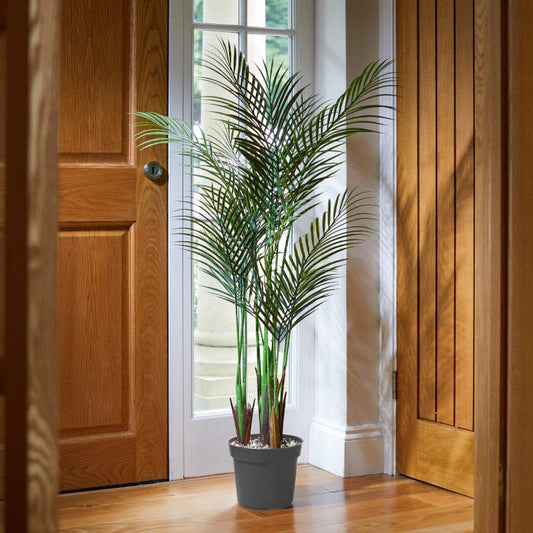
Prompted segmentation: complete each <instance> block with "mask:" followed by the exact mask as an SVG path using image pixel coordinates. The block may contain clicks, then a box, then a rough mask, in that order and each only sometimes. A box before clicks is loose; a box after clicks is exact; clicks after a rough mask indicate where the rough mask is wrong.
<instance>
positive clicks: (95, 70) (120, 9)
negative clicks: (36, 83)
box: [59, 0, 134, 162]
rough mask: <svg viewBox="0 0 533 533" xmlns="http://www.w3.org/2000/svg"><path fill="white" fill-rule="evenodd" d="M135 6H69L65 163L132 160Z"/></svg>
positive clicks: (117, 2) (108, 2) (62, 134)
mask: <svg viewBox="0 0 533 533" xmlns="http://www.w3.org/2000/svg"><path fill="white" fill-rule="evenodd" d="M131 6H132V4H131V2H124V1H123V0H92V1H91V2H90V3H87V2H75V1H70V2H65V3H64V6H63V9H62V16H61V28H62V31H61V50H62V54H61V99H60V113H59V151H60V153H61V159H62V161H76V162H78V161H89V162H94V161H95V160H102V161H123V162H126V161H129V160H130V159H131V154H130V142H129V139H130V132H129V131H128V130H129V126H128V125H129V117H128V116H127V112H128V111H129V110H130V107H131V103H130V102H131V99H132V97H133V94H134V84H132V83H131V81H132V78H131V74H132V63H131V61H130V54H131V53H132V46H131V39H132V36H131V28H132V25H131V21H130V17H131V16H132V15H133V10H132V9H131Z"/></svg>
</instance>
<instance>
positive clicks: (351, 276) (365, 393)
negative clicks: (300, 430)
mask: <svg viewBox="0 0 533 533" xmlns="http://www.w3.org/2000/svg"><path fill="white" fill-rule="evenodd" d="M391 2H392V0H315V87H314V88H315V91H316V92H318V93H319V94H321V95H322V96H324V97H325V98H326V99H333V98H336V97H337V96H338V95H339V94H340V93H341V92H342V91H343V90H344V89H345V88H346V86H347V84H348V83H350V81H351V80H352V79H353V78H354V77H355V76H357V75H358V74H359V73H360V72H361V70H362V69H363V68H364V67H365V66H366V65H367V64H368V63H370V62H371V61H375V60H377V59H379V58H380V56H382V55H383V51H384V47H383V36H382V35H381V33H382V32H383V31H390V28H389V27H387V28H383V27H380V24H381V25H383V13H384V6H387V7H386V9H392V7H391V6H392V3H391ZM389 4H390V5H389ZM382 139H383V136H381V137H380V135H378V134H356V135H355V136H353V137H352V138H351V139H349V140H348V142H347V144H346V156H345V160H344V164H343V167H342V168H341V170H340V171H339V173H338V175H337V177H336V178H335V179H334V180H333V181H332V183H330V184H328V186H327V190H326V192H327V194H328V196H333V195H334V194H335V193H336V192H338V191H341V190H343V189H345V188H346V187H348V188H353V187H358V188H360V189H363V190H365V191H368V192H369V193H370V194H371V195H372V197H373V199H374V200H373V201H374V203H375V204H376V210H375V212H376V214H377V215H378V220H376V223H375V225H374V228H375V231H374V233H373V234H372V235H371V236H370V237H368V238H367V240H366V241H365V243H364V244H362V245H360V246H359V247H357V248H355V249H353V250H352V251H350V253H349V256H348V262H347V267H346V272H345V278H344V279H343V280H342V281H341V283H340V284H339V289H338V291H337V292H336V293H335V294H334V295H333V297H332V298H331V299H330V300H329V301H328V302H327V303H326V304H325V305H324V306H323V307H322V308H321V309H320V310H319V311H318V312H317V315H316V320H315V324H316V353H315V356H316V362H315V384H314V413H313V417H312V423H311V428H310V435H309V440H310V461H311V462H312V463H314V464H317V465H318V466H320V467H322V468H325V469H327V470H330V471H332V472H334V473H336V474H338V475H344V476H351V475H363V474H369V473H378V472H383V471H386V472H392V466H391V457H392V455H393V450H392V447H391V433H392V432H391V429H390V423H391V418H392V416H391V414H390V413H389V412H388V411H390V410H391V403H392V400H390V399H389V396H390V387H389V386H388V384H390V375H389V374H390V370H391V360H392V350H389V352H390V353H389V352H387V357H388V359H387V361H386V362H385V364H384V362H383V357H382V355H383V346H382V341H383V323H382V317H383V316H384V315H386V317H387V320H389V321H390V317H391V316H393V315H394V313H393V309H392V308H390V307H391V305H392V304H391V301H389V300H387V301H385V300H384V298H383V294H382V293H381V278H380V276H381V274H382V271H383V269H382V265H381V264H380V258H382V257H383V258H385V260H386V261H387V264H388V262H390V261H391V257H392V255H389V256H385V255H384V254H383V242H382V240H381V236H382V233H383V232H381V231H380V229H381V228H380V222H381V221H382V220H383V219H381V220H380V219H379V216H380V215H381V214H382V213H383V212H387V213H389V212H390V209H389V206H388V204H387V205H383V204H384V203H387V202H391V201H392V202H393V201H394V199H393V198H391V197H390V195H389V196H386V195H382V194H381V193H382V191H381V189H382V169H383V161H382V160H381V155H382V154H383V153H385V152H384V150H383V140H382ZM389 148H390V143H389ZM388 153H389V156H392V157H393V154H391V152H390V150H389V152H388ZM387 220H389V219H387ZM386 233H387V235H389V233H388V232H386ZM389 237H391V235H389ZM393 238H394V236H393V235H392V239H393ZM389 240H390V239H389ZM392 242H393V240H392ZM391 268H393V266H391ZM391 268H386V269H385V271H386V272H389V273H390V271H391ZM384 302H385V303H384ZM384 305H385V307H386V309H385V313H384V309H383V308H384ZM390 329H391V328H390V327H389V328H388V333H387V335H388V336H389V337H390V334H391V332H390ZM389 344H390V343H389V342H388V340H387V349H388V348H389V347H390V346H389Z"/></svg>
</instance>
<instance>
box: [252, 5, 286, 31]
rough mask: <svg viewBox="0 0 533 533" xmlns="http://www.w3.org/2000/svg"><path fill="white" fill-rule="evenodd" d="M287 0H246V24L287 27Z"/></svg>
mask: <svg viewBox="0 0 533 533" xmlns="http://www.w3.org/2000/svg"><path fill="white" fill-rule="evenodd" d="M289 4H290V2H289V0H248V26H256V27H266V28H288V27H289V22H290V10H289Z"/></svg>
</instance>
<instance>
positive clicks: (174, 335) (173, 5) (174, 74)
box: [168, 0, 315, 480]
mask: <svg viewBox="0 0 533 533" xmlns="http://www.w3.org/2000/svg"><path fill="white" fill-rule="evenodd" d="M239 2H240V13H241V19H240V20H239V23H243V22H245V21H246V18H245V17H246V8H247V1H246V0H239ZM291 20H292V22H293V24H294V29H287V30H280V29H274V28H267V29H265V28H254V27H247V28H246V29H244V28H243V25H241V24H239V25H235V26H232V25H225V24H223V25H218V24H211V23H201V24H199V23H195V24H193V0H169V80H168V82H169V86H168V89H169V90H168V94H169V109H168V113H169V115H170V116H173V117H176V118H180V119H182V120H185V121H188V122H190V121H191V119H192V96H193V95H192V86H193V84H192V73H193V64H192V54H193V30H194V28H197V29H206V30H212V31H213V30H214V31H216V30H225V31H228V30H230V31H231V30H232V29H233V30H234V31H235V32H238V33H239V34H240V35H241V36H242V35H244V36H245V37H244V42H241V46H242V49H243V50H244V51H245V50H246V46H247V42H246V41H247V39H246V35H248V34H254V33H255V34H257V33H259V34H261V35H269V34H271V35H272V34H273V35H287V36H294V37H295V38H294V39H293V50H292V58H293V61H294V64H293V67H294V70H295V71H298V72H300V73H301V74H302V75H303V81H304V83H305V85H307V86H308V87H309V91H312V90H313V89H312V87H313V63H314V57H313V51H314V46H313V33H314V2H313V1H312V0H293V10H292V13H291ZM168 172H169V176H170V179H169V183H168V351H169V364H168V413H169V416H168V424H169V478H170V479H171V480H173V479H182V478H183V477H184V473H185V458H184V452H185V444H184V443H185V409H186V408H187V406H191V405H192V372H191V369H192V362H193V361H192V358H193V338H192V283H191V280H192V272H191V267H192V265H191V261H190V258H189V257H187V253H186V252H184V251H183V250H182V249H181V248H180V247H179V246H177V245H176V244H175V241H176V237H175V232H176V220H175V211H176V209H177V207H178V206H179V202H180V200H181V199H182V198H184V197H186V196H187V195H188V194H189V193H190V177H189V176H188V175H187V173H186V171H185V169H184V165H183V161H182V158H181V157H180V156H179V155H177V154H176V153H175V152H173V151H172V150H169V159H168ZM314 345H315V340H314V323H313V321H312V318H311V319H310V320H309V321H308V322H307V323H304V324H303V325H302V326H301V327H299V328H298V329H297V331H296V335H295V336H294V346H293V354H294V372H293V373H294V374H300V375H302V376H303V378H302V380H301V381H300V383H303V385H302V386H303V388H304V390H303V391H302V392H303V393H304V400H303V403H304V404H305V405H300V408H301V410H302V413H301V415H302V417H303V419H304V421H305V427H306V428H308V427H309V422H310V419H311V406H312V402H311V399H310V395H311V392H312V391H311V386H310V385H311V384H312V383H313V379H314V376H313V368H314V365H313V364H311V363H309V364H300V361H301V359H302V357H303V356H306V357H309V356H312V355H313V354H314ZM300 396H301V395H300ZM228 415H229V416H231V415H230V414H229V413H228ZM301 436H302V437H303V438H304V441H305V440H306V438H307V434H306V435H301ZM227 453H228V455H229V452H227ZM300 459H301V461H302V462H306V461H307V448H306V446H305V445H304V448H303V450H302V455H301V457H300Z"/></svg>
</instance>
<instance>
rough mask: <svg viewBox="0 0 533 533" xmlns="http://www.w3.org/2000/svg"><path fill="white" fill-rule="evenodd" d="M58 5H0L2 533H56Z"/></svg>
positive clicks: (54, 2) (51, 1)
mask: <svg viewBox="0 0 533 533" xmlns="http://www.w3.org/2000/svg"><path fill="white" fill-rule="evenodd" d="M59 7H60V6H59V2H58V1H57V0H45V1H41V2H35V1H30V0H24V1H20V0H16V1H15V0H8V1H7V2H5V3H4V4H3V5H2V8H0V31H5V36H6V37H7V41H8V43H9V44H8V46H7V54H6V80H7V83H6V93H7V94H6V96H7V98H6V104H7V105H6V111H7V112H6V115H7V116H6V123H7V124H9V128H8V129H7V128H6V133H7V140H6V166H5V174H4V175H5V177H6V180H5V195H4V194H2V202H5V204H4V205H3V206H2V212H3V214H5V218H4V220H3V221H2V226H3V228H5V230H6V231H5V255H4V257H2V261H4V263H5V270H4V269H2V273H1V275H3V276H4V277H5V278H4V279H5V281H6V286H5V293H4V301H3V302H1V305H3V306H4V311H5V313H3V316H5V324H4V325H3V326H4V327H5V330H4V331H5V351H4V353H3V354H2V355H3V356H5V359H4V357H2V361H1V362H2V364H1V365H0V388H1V392H2V394H4V397H5V403H4V405H3V408H4V417H3V418H4V423H5V432H4V435H5V457H4V453H2V457H1V459H2V465H1V466H0V469H1V473H2V477H3V479H2V483H3V484H5V496H6V498H5V506H4V508H3V512H2V513H1V516H0V521H3V522H4V524H3V525H4V526H5V529H6V531H20V532H21V533H24V532H26V531H43V532H53V531H57V516H56V502H57V496H56V494H57V488H58V478H59V465H58V442H57V429H58V419H59V416H58V414H59V413H58V403H57V402H58V394H57V369H56V361H57V353H56V352H57V350H56V305H55V303H56V298H55V296H56V244H57V243H56V239H57V231H56V227H57V193H56V184H57V110H58V92H59V83H58V79H59V76H58V72H59V62H58V55H59V54H58V52H59V20H60V17H59V13H60V11H59ZM8 177H9V179H7V178H8ZM2 185H4V184H2ZM7 280H9V283H7ZM2 452H3V450H2ZM5 465H9V466H8V467H7V468H6V466H5ZM0 529H2V530H3V529H4V528H3V527H0Z"/></svg>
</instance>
